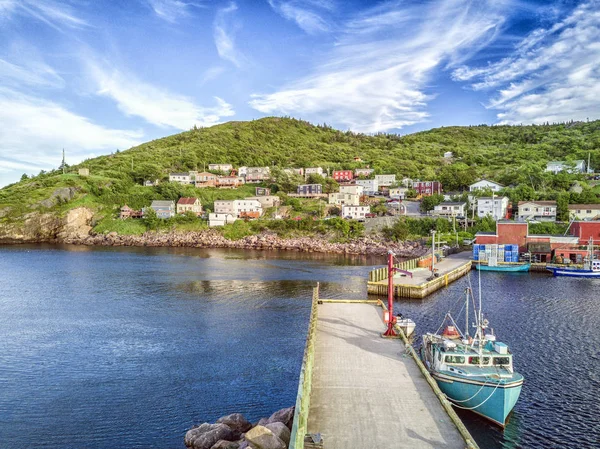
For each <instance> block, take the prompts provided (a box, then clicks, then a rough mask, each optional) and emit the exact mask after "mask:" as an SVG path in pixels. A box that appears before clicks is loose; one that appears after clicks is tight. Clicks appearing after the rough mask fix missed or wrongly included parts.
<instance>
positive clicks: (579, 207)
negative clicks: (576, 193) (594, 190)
mask: <svg viewBox="0 0 600 449" xmlns="http://www.w3.org/2000/svg"><path fill="white" fill-rule="evenodd" d="M599 217H600V204H569V220H594V219H596V218H599Z"/></svg>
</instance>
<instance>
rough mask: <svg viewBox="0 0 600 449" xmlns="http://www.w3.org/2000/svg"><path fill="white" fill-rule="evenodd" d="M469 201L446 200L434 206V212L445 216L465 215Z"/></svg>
mask: <svg viewBox="0 0 600 449" xmlns="http://www.w3.org/2000/svg"><path fill="white" fill-rule="evenodd" d="M466 207H467V203H464V202H451V201H445V202H443V203H440V204H438V205H437V206H435V207H434V209H433V211H432V214H433V215H438V216H443V217H464V216H465V209H466Z"/></svg>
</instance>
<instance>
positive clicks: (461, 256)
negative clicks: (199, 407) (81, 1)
mask: <svg viewBox="0 0 600 449" xmlns="http://www.w3.org/2000/svg"><path fill="white" fill-rule="evenodd" d="M407 262H408V264H407ZM407 262H404V264H405V265H407V267H403V266H402V265H403V264H399V266H398V268H400V269H403V270H406V271H410V272H411V273H412V278H411V277H409V276H406V275H402V274H396V275H394V296H395V297H397V298H416V299H422V298H425V297H427V296H429V295H430V294H432V293H433V292H435V291H437V290H439V289H441V288H444V287H447V286H448V284H450V283H451V282H454V281H455V280H457V279H459V278H461V277H463V276H464V275H466V274H467V273H468V272H469V271H470V270H471V264H472V261H471V258H470V253H468V252H462V253H458V254H453V255H451V256H448V257H446V258H445V259H443V260H442V261H441V262H439V263H438V264H436V266H435V267H436V270H437V277H436V278H434V279H433V280H429V278H430V277H431V271H430V270H429V269H428V268H418V267H417V259H415V260H412V261H407ZM387 275H388V273H387V268H379V269H377V270H374V271H373V272H371V275H370V276H369V282H367V291H368V293H369V294H372V295H379V296H387V285H388V280H387Z"/></svg>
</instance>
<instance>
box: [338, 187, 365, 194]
mask: <svg viewBox="0 0 600 449" xmlns="http://www.w3.org/2000/svg"><path fill="white" fill-rule="evenodd" d="M340 193H346V194H350V195H359V196H360V195H362V194H363V193H364V187H363V186H361V185H359V184H347V185H341V186H340Z"/></svg>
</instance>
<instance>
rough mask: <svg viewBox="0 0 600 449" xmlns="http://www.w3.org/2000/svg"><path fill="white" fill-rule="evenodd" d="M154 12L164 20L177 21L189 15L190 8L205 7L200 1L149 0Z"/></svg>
mask: <svg viewBox="0 0 600 449" xmlns="http://www.w3.org/2000/svg"><path fill="white" fill-rule="evenodd" d="M147 2H148V4H149V5H150V7H151V8H152V10H153V11H154V13H155V14H156V15H157V16H158V17H160V18H161V19H163V20H166V21H167V22H170V23H175V22H177V20H179V19H181V18H184V17H187V16H188V15H189V8H190V7H196V8H203V7H204V6H203V5H202V4H200V3H198V2H189V1H188V2H186V1H182V0H147Z"/></svg>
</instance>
